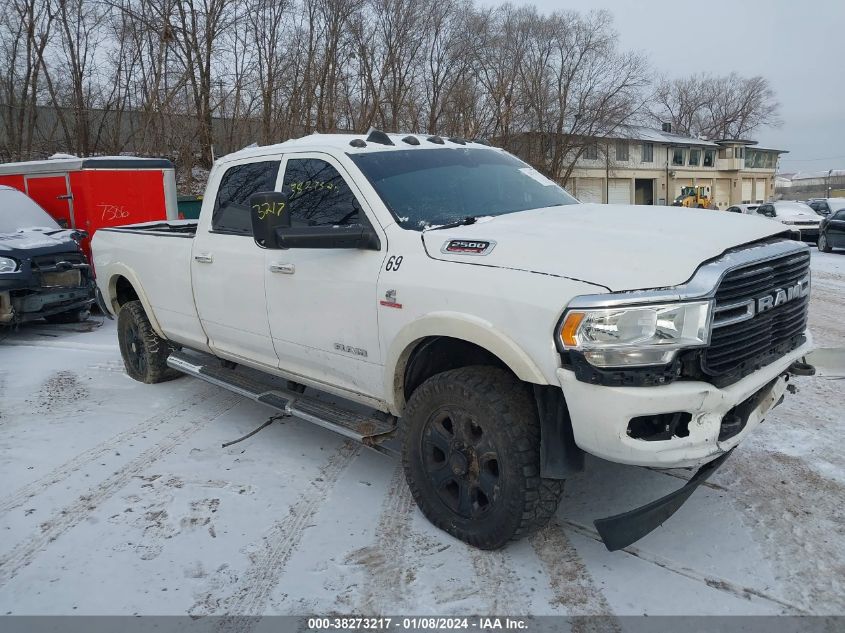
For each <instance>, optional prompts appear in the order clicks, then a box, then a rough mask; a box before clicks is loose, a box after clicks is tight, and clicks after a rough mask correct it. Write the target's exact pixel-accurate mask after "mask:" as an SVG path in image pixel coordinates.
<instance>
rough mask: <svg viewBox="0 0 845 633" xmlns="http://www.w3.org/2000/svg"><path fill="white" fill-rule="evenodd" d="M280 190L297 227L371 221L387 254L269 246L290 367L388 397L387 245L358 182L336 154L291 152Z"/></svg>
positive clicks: (269, 270)
mask: <svg viewBox="0 0 845 633" xmlns="http://www.w3.org/2000/svg"><path fill="white" fill-rule="evenodd" d="M280 189H281V191H283V192H285V193H287V194H288V195H289V196H290V198H289V200H288V212H289V214H290V218H291V225H292V226H294V227H296V226H314V227H316V226H326V227H330V226H335V225H353V224H360V223H362V222H367V221H369V222H370V224H371V225H372V226H373V227H374V228H375V229H376V231H378V233H379V235H380V239H381V244H382V248H381V250H380V251H373V250H362V249H355V248H348V249H341V248H338V249H332V248H291V249H287V250H274V249H267V250H266V251H265V258H266V259H265V262H266V264H265V270H266V272H265V275H266V282H265V285H266V291H267V310H268V312H269V315H270V332H271V334H272V337H273V345H274V346H275V349H276V353H277V354H278V357H279V368H280V369H282V370H285V371H286V372H290V373H294V374H299V375H302V376H306V377H308V378H311V379H313V380H318V381H321V382H328V383H331V384H334V385H337V386H339V387H342V388H343V389H346V390H349V391H353V392H355V393H359V394H363V395H366V396H371V397H375V398H379V399H381V398H383V384H382V383H383V374H382V371H383V369H382V356H381V350H380V349H379V336H378V310H377V307H378V300H379V298H378V296H377V287H378V276H379V272H380V269H381V266H382V262H383V261H384V255H385V252H386V250H387V244H386V240H385V238H384V235H383V233H382V230H381V228H380V226H379V225H378V223H377V222H376V221H374V220H373V215H372V213H369V219H368V217H367V213H368V211H369V209H368V207H367V206H366V201H365V200H364V198H363V196H362V195H361V194H360V191H359V190H358V189H357V188H356V186H355V184H354V181H353V180H352V179H351V178H349V177H348V174H347V173H346V171H345V170H344V168H343V166H342V165H340V163H338V162H337V161H336V160H335V159H334V158H332V157H330V156H328V155H326V154H320V153H302V154H288V155H287V156H286V160H285V166H284V175H283V178H281V187H280Z"/></svg>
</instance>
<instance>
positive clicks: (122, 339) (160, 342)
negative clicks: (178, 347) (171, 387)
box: [117, 301, 182, 384]
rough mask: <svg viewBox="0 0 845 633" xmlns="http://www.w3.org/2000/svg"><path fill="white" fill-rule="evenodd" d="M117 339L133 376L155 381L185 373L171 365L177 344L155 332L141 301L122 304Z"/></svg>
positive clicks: (142, 380) (140, 379) (143, 380)
mask: <svg viewBox="0 0 845 633" xmlns="http://www.w3.org/2000/svg"><path fill="white" fill-rule="evenodd" d="M117 341H118V344H119V345H120V354H121V356H123V365H124V366H125V367H126V373H127V374H129V376H130V377H131V378H134V379H135V380H137V381H139V382H145V383H150V384H152V383H157V382H164V381H165V380H172V379H173V378H178V377H179V376H181V375H182V374H180V373H179V372H177V371H176V370H174V369H171V368H170V367H168V366H167V357H168V356H169V355H170V352H171V351H172V349H173V348H172V347H171V345H170V344H169V343H168V342H167V341H166V340H164V339H163V338H161V337H160V336H159V335H158V334H156V333H155V330H153V326H152V325H151V324H150V320H149V318H147V313H146V312H144V307H143V306H142V305H141V302H140V301H129V302H127V303H125V304H123V307H121V308H120V312H119V313H118V315H117Z"/></svg>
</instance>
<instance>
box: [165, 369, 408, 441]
mask: <svg viewBox="0 0 845 633" xmlns="http://www.w3.org/2000/svg"><path fill="white" fill-rule="evenodd" d="M167 366H168V367H170V368H172V369H175V370H176V371H179V372H182V373H183V374H187V375H188V376H193V377H194V378H199V379H200V380H204V381H206V382H209V383H211V384H213V385H217V386H218V387H223V388H224V389H228V390H229V391H232V392H234V393H236V394H238V395H241V396H244V397H245V398H249V399H250V400H254V401H255V402H260V403H261V404H264V405H267V406H268V407H271V408H273V409H276V410H277V411H281V412H282V413H284V414H285V415H290V416H294V417H297V418H301V419H303V420H306V421H308V422H312V423H314V424H316V425H318V426H322V427H323V428H325V429H329V430H330V431H334V432H335V433H339V434H340V435H343V436H344V437H348V438H351V439H353V440H356V441H358V442H361V443H362V444H364V445H366V446H369V447H370V448H372V449H374V450H377V451H379V452H381V453H386V454H388V455H396V454H397V451H396V449H395V448H392V447H390V446H388V445H385V442H386V441H387V440H390V439H391V438H392V437H393V435H394V431H395V430H396V420H395V418H393V417H392V416H385V417H384V418H381V417H377V416H371V415H366V414H361V413H355V412H353V411H350V410H348V409H345V408H343V407H339V406H337V405H332V404H328V403H326V402H322V401H320V400H317V399H315V398H311V397H308V396H303V395H301V394H299V393H296V392H293V391H289V390H287V389H280V388H278V387H275V386H272V385H268V384H266V383H264V382H262V381H261V380H259V379H257V378H254V377H252V376H248V375H245V374H244V373H240V372H239V371H238V370H237V369H228V368H226V367H222V366H220V365H219V360H218V359H216V358H213V357H211V359H210V360H209V362H208V363H204V362H203V360H202V359H200V358H196V357H193V356H189V355H187V354H184V353H182V352H173V353H171V354H170V356H168V357H167ZM255 373H258V372H255Z"/></svg>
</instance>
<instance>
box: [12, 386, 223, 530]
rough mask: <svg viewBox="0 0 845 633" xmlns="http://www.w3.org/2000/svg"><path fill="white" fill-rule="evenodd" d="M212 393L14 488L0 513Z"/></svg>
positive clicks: (208, 391) (207, 392) (213, 391)
mask: <svg viewBox="0 0 845 633" xmlns="http://www.w3.org/2000/svg"><path fill="white" fill-rule="evenodd" d="M216 393H220V389H219V388H217V387H211V388H208V389H203V390H202V391H200V392H198V393H196V394H194V395H193V396H191V397H190V398H188V399H187V400H184V401H182V402H180V403H178V404H176V405H174V406H172V407H170V408H169V409H167V410H165V411H163V412H161V413H159V414H157V415H154V416H152V417H150V418H147V419H146V420H144V421H143V422H141V423H140V424H137V425H136V426H133V427H132V428H129V429H126V430H125V431H121V432H120V433H118V434H117V435H114V436H112V437H110V438H109V439H107V440H105V441H103V442H100V443H99V444H97V445H96V446H93V447H91V448H89V449H88V450H86V451H83V452H82V453H80V454H79V455H77V456H76V457H74V458H73V459H71V460H69V461H67V462H65V463H64V464H62V465H61V466H58V467H56V468H54V469H53V470H51V471H50V472H49V473H47V474H46V475H44V476H43V477H41V478H39V479H36V480H35V481H33V482H32V483H29V484H26V485H25V486H22V487H21V488H18V489H17V490H15V491H14V492H13V493H12V494H10V495H9V496H7V497H5V498H4V499H2V500H0V513H4V512H8V511H9V510H13V509H15V508H17V507H20V506H21V505H23V504H24V503H26V502H27V501H28V500H29V499H31V498H32V497H34V496H36V495H38V494H40V493H42V492H44V491H45V490H47V489H48V488H50V487H51V486H53V485H55V484H57V483H59V482H61V481H64V480H65V479H67V478H68V477H69V476H70V475H71V474H73V473H74V472H76V471H78V470H79V469H81V468H83V467H84V466H87V465H88V464H90V463H92V462H94V461H96V460H98V459H100V457H102V456H103V455H105V454H106V453H111V452H112V451H114V450H115V449H119V448H120V447H121V446H124V445H125V444H127V443H128V442H130V441H132V440H133V439H135V438H136V437H138V436H140V435H143V434H144V433H148V432H149V431H151V430H153V429H154V428H155V427H157V426H159V425H161V424H164V423H166V422H169V421H171V420H173V419H174V418H178V417H180V416H182V415H184V414H185V413H187V412H188V411H191V410H192V409H194V408H195V407H197V406H200V405H201V404H203V403H205V402H207V401H208V399H209V398H211V397H212V396H213V395H214V394H216Z"/></svg>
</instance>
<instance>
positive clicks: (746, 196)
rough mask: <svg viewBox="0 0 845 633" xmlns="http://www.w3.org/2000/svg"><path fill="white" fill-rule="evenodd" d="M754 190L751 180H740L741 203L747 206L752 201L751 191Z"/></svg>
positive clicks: (752, 193)
mask: <svg viewBox="0 0 845 633" xmlns="http://www.w3.org/2000/svg"><path fill="white" fill-rule="evenodd" d="M753 188H754V181H753V180H751V178H743V179H742V203H743V204H748V203H749V202H752V201H753V200H754V198H753V196H754V192H753V191H752V189H753Z"/></svg>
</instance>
